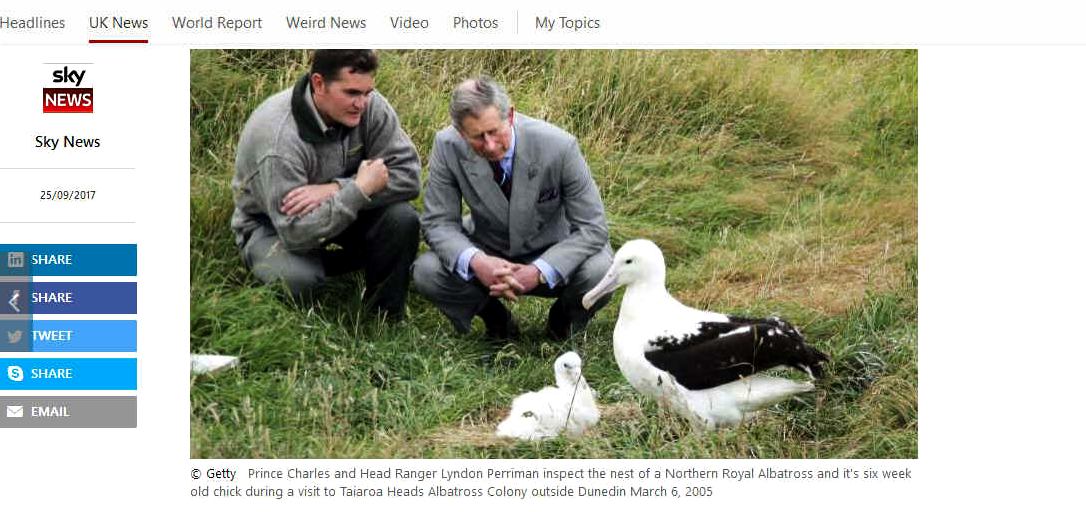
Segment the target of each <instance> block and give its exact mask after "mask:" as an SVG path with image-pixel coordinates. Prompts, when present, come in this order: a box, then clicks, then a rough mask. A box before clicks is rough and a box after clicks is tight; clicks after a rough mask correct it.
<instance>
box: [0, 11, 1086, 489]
mask: <svg viewBox="0 0 1086 512" xmlns="http://www.w3.org/2000/svg"><path fill="white" fill-rule="evenodd" d="M327 5H329V6H330V7H331V6H332V5H335V8H336V10H337V12H355V11H359V12H361V13H362V14H363V15H365V16H366V17H367V18H370V19H379V18H380V17H382V16H386V15H387V14H388V13H390V12H395V13H396V14H411V13H415V14H426V15H429V16H434V17H437V16H439V15H440V14H439V13H447V12H453V11H456V10H464V11H467V13H468V14H489V13H492V12H499V11H500V12H507V13H510V14H509V15H511V11H521V12H524V11H528V10H531V9H529V8H526V7H525V6H524V5H518V6H514V5H512V3H498V2H486V3H471V4H467V3H461V4H458V7H457V8H456V9H453V8H450V7H448V6H446V5H445V4H438V3H437V2H417V3H411V4H407V3H399V4H396V5H388V6H380V5H377V6H372V7H370V6H359V5H358V4H357V3H347V2H338V3H335V4H333V3H328V4H327ZM221 6H222V2H195V3H192V4H187V5H186V6H185V7H184V8H178V9H176V10H175V9H171V8H167V7H164V6H151V5H139V4H136V3H124V2H107V3H99V4H94V5H88V4H86V3H76V2H59V3H51V4H49V5H43V6H40V9H41V10H37V9H38V8H39V7H38V6H35V5H32V4H23V5H20V4H8V5H5V6H4V7H3V8H2V11H3V12H2V13H0V14H3V15H11V16H16V17H29V16H33V15H43V16H48V15H65V16H67V17H68V19H69V20H73V22H74V23H76V24H77V27H76V28H75V30H70V31H68V35H67V36H65V38H64V40H63V41H58V40H56V39H55V38H50V37H41V38H35V37H28V38H21V39H20V38H12V37H9V36H8V35H4V38H5V39H4V40H3V41H2V43H0V44H2V46H0V55H2V56H3V57H4V59H3V62H4V63H5V64H6V65H7V69H8V70H9V71H8V72H6V73H5V76H4V79H3V80H0V98H3V100H2V101H3V108H2V111H3V112H4V114H5V115H4V122H3V123H0V158H2V162H3V163H2V165H0V167H20V166H25V167H46V166H57V167H64V166H73V167H74V166H84V167H92V166H103V167H131V168H134V170H131V171H110V172H107V171H102V172H96V173H94V174H86V175H81V174H72V173H69V174H61V173H52V172H46V171H42V172H33V173H30V172H20V171H7V170H5V171H0V180H2V184H0V213H2V216H3V218H4V219H8V218H13V219H27V218H33V219H54V218H55V219H68V218H73V217H77V218H87V219H121V220H125V219H127V220H132V221H134V224H102V225H93V224H80V225H61V224H56V225H48V224H0V235H2V240H0V242H2V243H137V244H139V262H138V265H139V276H138V278H137V280H138V282H139V302H138V308H139V314H138V322H139V324H138V325H139V332H138V340H139V352H138V357H139V377H138V382H139V384H138V385H139V389H138V391H137V393H136V394H137V395H138V396H139V427H138V428H137V429H118V430H108V429H104V430H103V429H95V430H90V429H87V430H79V429H74V430H66V429H56V430H22V429H4V430H0V446H2V450H3V455H2V457H0V460H2V463H0V490H2V492H3V499H4V506H3V508H4V509H5V510H19V509H24V508H28V507H35V508H46V509H53V510H63V509H73V508H77V507H78V508H95V507H96V505H93V504H95V503H100V504H101V506H102V507H103V508H107V507H108V508H109V509H111V510H142V509H145V508H147V507H148V506H157V507H162V506H169V504H175V505H176V507H171V508H178V509H188V508H191V507H196V506H198V507H199V508H201V509H209V510H269V509H273V510H287V509H297V508H305V506H306V504H305V502H301V501H297V500H294V501H280V502H277V501H274V500H267V499H262V500H231V501H208V500H201V501H196V500H190V499H189V498H188V490H189V488H190V487H191V483H192V482H191V480H190V479H189V472H190V471H191V470H192V469H194V468H208V467H214V466H216V465H222V466H224V467H238V466H244V465H245V463H244V462H243V461H202V460H197V461H190V460H189V459H188V453H189V441H188V421H189V418H188V394H189V376H188V362H187V356H186V354H187V352H188V342H187V340H188V334H187V333H188V316H187V310H188V304H189V302H188V300H189V298H188V289H189V288H188V286H189V282H188V269H189V267H188V247H189V243H188V226H189V224H188V218H189V216H188V212H189V210H188V209H189V202H188V190H189V181H188V172H189V169H188V150H189V147H188V108H189V105H188V98H189V97H188V48H189V47H190V46H192V47H237V46H251V47H317V46H336V45H338V44H343V43H351V44H352V45H356V46H375V47H419V46H437V45H444V46H450V47H489V46H491V45H499V46H508V47H530V46H535V45H538V46H541V47H556V46H562V47H576V46H584V47H616V48H619V47H744V48H745V47H763V46H773V47H842V46H843V47H888V46H889V47H905V48H908V47H918V48H920V105H921V107H920V141H921V150H920V173H919V174H920V198H919V210H920V211H919V216H920V230H919V231H920V235H919V236H920V241H919V244H920V247H921V250H920V278H919V280H920V282H921V286H920V292H919V293H920V301H919V302H920V308H921V309H920V318H921V326H922V328H921V331H920V338H919V343H920V354H921V356H920V357H921V364H920V373H921V375H920V386H921V388H920V394H921V396H922V399H921V402H922V407H921V418H922V421H921V426H920V429H921V431H920V458H919V459H918V460H917V461H912V462H909V461H906V462H899V461H889V462H888V461H870V462H869V463H865V465H866V466H870V467H891V466H893V467H902V466H909V467H912V468H914V471H915V478H914V480H913V481H911V482H907V483H888V482H880V483H878V484H872V485H864V486H846V485H842V484H840V483H832V482H815V483H805V482H788V483H781V482H768V481H755V482H750V483H749V484H744V485H743V486H741V487H735V489H736V493H735V494H729V493H721V494H722V495H718V496H717V497H714V498H713V499H712V500H709V501H691V502H688V504H692V505H694V506H695V507H696V508H710V507H711V508H714V509H722V508H727V509H736V508H739V507H773V508H780V507H788V508H801V509H804V510H860V509H879V510H915V509H916V508H917V507H919V506H925V505H927V506H932V507H939V508H941V509H943V508H946V509H951V508H958V507H963V506H968V507H969V508H971V509H974V508H988V507H995V508H996V509H998V510H1013V509H1019V508H1025V507H1029V508H1030V509H1031V510H1047V509H1066V508H1072V507H1074V506H1076V505H1075V504H1077V503H1078V501H1079V499H1078V498H1077V496H1075V495H1076V494H1077V493H1076V492H1075V490H1076V489H1077V485H1076V484H1077V482H1078V480H1079V479H1078V478H1077V476H1078V472H1077V471H1076V470H1077V467H1076V464H1077V463H1078V461H1080V460H1082V455H1083V448H1082V446H1083V443H1082V441H1081V433H1082V427H1081V425H1082V423H1081V421H1080V418H1079V416H1080V415H1079V414H1076V413H1077V412H1078V409H1079V407H1080V406H1081V404H1082V398H1081V397H1080V396H1079V395H1078V393H1077V391H1078V390H1079V389H1080V387H1081V385H1080V381H1081V379H1080V378H1079V373H1080V370H1079V369H1078V368H1077V367H1078V366H1079V364H1078V363H1079V362H1080V361H1082V360H1083V356H1084V355H1086V354H1084V352H1086V351H1084V350H1083V346H1084V342H1086V339H1084V338H1086V336H1084V335H1083V334H1082V332H1081V331H1080V330H1079V329H1078V328H1077V325H1078V323H1079V318H1080V311H1082V309H1083V308H1082V305H1083V299H1082V298H1081V290H1083V288H1084V287H1083V285H1084V284H1086V283H1084V279H1083V277H1084V276H1083V270H1082V263H1083V257H1082V254H1083V252H1082V247H1081V246H1082V244H1081V243H1080V242H1079V239H1080V238H1081V236H1082V233H1083V232H1084V231H1086V230H1084V229H1083V224H1084V220H1086V215H1084V213H1086V212H1084V210H1086V201H1083V199H1082V195H1083V191H1084V190H1086V186H1084V185H1086V172H1084V171H1086V165H1084V163H1083V157H1082V153H1083V152H1082V149H1081V148H1082V146H1083V140H1086V137H1084V135H1086V134H1084V129H1083V119H1086V99H1084V95H1083V91H1086V74H1084V70H1083V68H1084V67H1083V63H1084V62H1086V48H1084V47H1083V43H1084V42H1086V34H1084V33H1083V32H1082V30H1081V26H1082V20H1083V19H1084V18H1083V14H1084V13H1083V10H1082V8H1080V7H1074V6H1073V4H1070V3H1060V2H1033V3H1030V4H1029V7H1028V8H1027V7H1026V6H1025V4H1020V3H991V2H956V3H947V2H939V3H932V4H926V3H919V4H917V3H909V4H904V3H896V4H880V5H877V6H876V4H872V3H870V2H798V1H788V2H781V1H777V2H717V3H712V4H708V3H705V4H703V3H697V2H667V3H659V2H642V3H640V4H637V3H623V4H621V5H618V4H616V5H614V6H610V5H603V4H593V5H587V4H586V3H585V2H568V1H558V2H548V3H547V7H546V9H545V11H547V12H552V13H558V12H559V11H562V12H569V13H576V14H582V13H583V14H594V15H596V16H601V17H604V19H606V20H608V24H607V27H608V28H607V30H605V31H604V32H605V33H604V34H600V35H594V36H575V35H560V36H541V35H539V34H535V35H533V34H530V33H525V31H524V23H523V22H521V23H520V32H519V34H517V35H512V34H509V35H503V36H491V37H487V38H483V39H478V38H472V37H464V36H459V37H458V36H454V35H450V34H447V33H444V32H442V33H437V31H434V33H431V34H429V35H423V36H415V37H411V38H410V39H408V38H404V37H402V36H398V35H395V34H390V33H388V32H386V31H383V30H379V29H377V28H375V29H374V30H373V32H372V39H369V40H365V41H344V40H342V39H336V38H332V37H327V36H321V35H314V34H299V33H290V32H287V31H286V30H285V29H284V28H283V27H282V23H281V21H279V20H281V18H282V15H283V14H284V13H287V12H289V13H297V14H304V13H305V12H307V11H308V12H312V13H317V12H323V9H320V8H317V7H315V6H314V5H312V4H307V5H302V6H298V9H299V10H297V11H296V10H294V8H293V7H292V8H287V7H284V6H272V5H268V6H256V5H252V6H248V7H232V8H230V9H229V10H225V9H223V8H222V7H221ZM228 12H229V13H236V14H239V15H244V16H262V17H263V18H264V19H265V20H270V21H269V22H268V24H269V26H271V27H273V29H272V30H269V31H268V32H266V33H265V34H263V35H260V36H256V37H253V36H245V37H235V36H230V37H227V36H222V37H204V36H194V35H180V34H171V33H170V32H168V31H166V30H165V27H166V24H167V20H168V17H169V16H170V15H176V14H196V13H204V14H205V15H206V14H215V13H228ZM106 14H128V15H133V16H148V17H150V18H151V19H152V30H151V34H150V37H151V39H152V44H151V45H149V46H146V47H135V48H127V47H90V46H88V45H87V44H86V39H87V34H86V33H85V32H84V31H83V29H82V26H81V25H78V24H80V23H84V22H85V21H84V20H85V18H86V17H87V16H90V15H106ZM375 26H376V24H375ZM73 34H74V36H73ZM35 45H37V46H35ZM65 61H70V62H93V63H94V64H93V67H91V68H90V69H91V70H92V71H91V72H92V73H93V87H94V89H95V113H94V114H92V115H79V114H71V115H42V114H41V112H40V98H41V92H40V89H41V88H42V87H49V86H50V83H49V82H48V77H47V76H46V75H45V72H46V67H48V66H46V65H43V63H46V62H65ZM90 76H91V75H88V78H89V77H90ZM81 116H82V117H81ZM69 132H72V133H76V134H79V133H93V134H95V135H94V136H97V137H100V138H101V139H102V140H103V147H102V148H101V149H99V150H96V151H94V152H91V153H88V154H82V153H62V152H60V151H57V152H54V153H55V154H49V153H47V152H44V151H43V150H41V149H36V148H34V147H33V138H34V136H35V135H37V134H41V133H48V134H57V135H59V134H63V133H69ZM53 136H56V135H53ZM58 180H60V181H64V182H67V183H70V184H72V185H77V184H82V183H87V184H89V185H93V186H94V187H96V188H97V189H98V190H99V191H100V192H99V193H101V194H103V195H102V196H101V197H102V198H103V200H102V201H100V202H96V203H95V204H94V205H87V206H85V207H84V206H83V205H55V204H41V203H39V202H38V199H37V197H38V196H37V191H38V190H39V188H40V187H45V186H48V185H50V184H53V183H56V182H57V181H58ZM69 180H70V181H69ZM28 194H29V196H28ZM105 198H109V200H108V201H107V200H105ZM1061 363H1062V364H1061ZM73 394H74V393H73ZM370 462H376V461H370ZM745 462H746V461H744V463H745ZM691 463H697V464H703V465H704V466H705V467H707V468H714V469H718V468H720V467H727V463H728V461H718V462H713V461H645V462H644V464H645V465H656V466H659V467H665V466H667V467H688V466H690V465H691ZM402 464H403V465H404V466H405V467H418V468H422V467H425V468H430V469H437V468H449V469H459V468H463V467H471V466H472V465H474V464H478V465H479V466H480V467H482V466H483V465H485V464H486V462H479V463H476V462H474V461H408V462H403V463H402ZM543 464H546V465H547V466H548V467H550V466H551V465H552V464H553V465H554V466H556V467H557V466H561V467H565V468H569V469H575V468H578V467H588V466H593V467H611V466H614V467H619V466H625V465H627V464H628V462H627V461H569V462H560V461H554V462H553V463H552V462H551V461H545V462H544V463H542V464H539V463H537V464H533V463H532V462H531V461H526V462H524V463H523V464H521V466H522V467H542V466H543ZM753 464H756V465H757V464H761V465H762V466H764V467H768V466H771V465H772V464H773V461H762V462H754V463H753ZM789 464H791V465H790V466H788V467H793V468H805V467H833V465H834V463H833V461H795V462H789ZM314 465H323V466H328V467H333V468H340V467H342V468H347V467H351V466H352V463H351V461H323V462H322V461H263V462H261V463H260V466H261V467H266V468H281V469H284V470H286V469H288V468H293V467H300V468H307V467H311V466H314ZM481 485H485V483H481ZM728 488H729V487H728V486H724V485H718V489H722V490H727V489H728ZM393 503H395V502H382V504H381V506H382V507H387V506H390V505H391V504H393ZM410 503H415V504H423V505H424V506H431V505H433V506H441V507H443V508H450V509H452V508H471V509H474V510H498V509H505V508H509V507H512V506H517V505H519V504H520V503H521V502H517V501H512V500H509V501H506V500H487V501H479V502H471V501H458V502H456V504H455V505H451V504H449V503H447V502H443V501H442V500H422V501H413V502H410ZM524 503H525V504H526V505H527V508H529V509H538V508H541V507H543V506H550V507H553V506H555V505H556V504H555V503H553V502H552V503H543V502H533V501H528V502H524ZM560 503H561V506H563V507H570V508H574V509H579V508H588V507H592V508H597V507H600V506H607V505H609V504H614V505H618V506H621V507H623V508H626V509H630V510H655V509H658V508H662V507H675V506H684V505H683V503H682V502H677V503H671V502H667V501H633V500H614V501H598V500H593V501H584V502H578V501H562V502H560ZM578 503H581V506H580V507H578V506H577V504H578ZM314 504H315V505H316V506H319V507H320V508H321V509H333V510H360V509H364V508H367V507H368V504H366V505H364V504H362V503H360V502H353V501H350V500H331V501H330V500H322V501H319V502H314ZM9 507H10V508H9Z"/></svg>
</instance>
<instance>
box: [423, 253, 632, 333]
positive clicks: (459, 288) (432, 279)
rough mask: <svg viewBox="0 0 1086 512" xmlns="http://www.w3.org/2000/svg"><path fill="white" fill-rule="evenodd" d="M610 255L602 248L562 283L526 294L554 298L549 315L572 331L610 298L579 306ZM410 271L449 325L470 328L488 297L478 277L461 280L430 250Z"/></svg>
mask: <svg viewBox="0 0 1086 512" xmlns="http://www.w3.org/2000/svg"><path fill="white" fill-rule="evenodd" d="M497 256H501V255H497ZM502 257H504V256H502ZM536 257H538V256H537V255H532V256H531V257H526V258H519V259H511V261H513V262H514V263H531V262H532V261H534V260H535V258H536ZM611 258H612V254H611V248H610V247H605V248H604V249H603V250H601V251H600V252H598V253H596V254H594V255H592V256H590V257H589V258H588V259H586V260H585V261H584V263H581V266H579V267H577V269H576V270H574V271H573V275H571V276H565V283H563V284H562V285H560V286H556V287H554V288H553V289H552V288H550V287H549V286H547V285H546V284H541V285H539V286H537V287H535V289H533V290H532V292H531V293H530V294H529V295H535V296H540V297H551V298H554V299H556V300H555V302H554V304H553V305H552V306H551V318H555V317H559V318H562V319H563V320H564V321H566V322H568V323H569V324H570V325H571V326H572V330H573V331H574V332H576V331H579V330H581V329H583V328H584V327H585V325H587V324H588V321H589V320H590V319H591V318H592V316H593V315H595V314H596V311H598V310H599V309H600V308H602V307H603V306H605V305H607V301H608V300H610V295H608V296H607V297H601V298H600V300H599V301H598V302H597V303H596V304H595V305H594V306H593V307H592V309H591V310H589V311H586V310H585V309H584V307H583V306H581V298H582V297H584V294H585V293H587V292H588V290H591V289H592V287H593V286H595V285H596V283H598V282H600V280H601V279H603V276H604V275H605V274H606V273H607V269H608V268H610V266H611ZM506 259H510V258H506ZM412 273H413V275H414V280H415V289H417V290H418V291H419V293H421V294H422V295H423V296H424V297H426V298H427V299H429V300H430V301H431V302H433V303H434V305H435V306H437V308H438V309H439V310H441V312H442V313H444V314H445V316H446V317H448V318H449V320H450V321H451V322H452V324H453V327H454V328H455V329H456V330H457V331H458V332H461V333H466V332H469V331H471V319H472V317H474V316H475V315H476V314H478V313H479V312H480V311H481V310H482V309H483V306H485V305H486V303H487V301H488V300H490V299H491V297H490V293H489V290H488V289H487V288H486V287H484V286H483V285H482V283H480V282H479V280H478V279H474V278H473V279H471V280H470V281H465V280H464V279H462V278H461V277H460V275H458V274H456V273H455V272H449V271H448V270H446V269H445V267H443V266H442V265H441V261H440V260H439V258H438V257H437V255H436V254H434V253H433V252H427V253H424V254H423V255H422V256H419V258H418V259H417V260H415V267H414V270H413V271H412Z"/></svg>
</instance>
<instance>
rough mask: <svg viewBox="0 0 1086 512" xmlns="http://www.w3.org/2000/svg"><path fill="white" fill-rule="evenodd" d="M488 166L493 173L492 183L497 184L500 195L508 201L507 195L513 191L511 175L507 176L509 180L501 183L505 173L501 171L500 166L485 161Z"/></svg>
mask: <svg viewBox="0 0 1086 512" xmlns="http://www.w3.org/2000/svg"><path fill="white" fill-rule="evenodd" d="M487 162H488V163H489V164H490V170H492V171H494V183H497V184H498V187H499V188H501V189H502V194H505V198H506V199H509V194H510V193H511V192H512V191H513V174H512V173H510V174H509V179H507V180H505V183H502V178H504V177H505V171H503V170H502V166H501V164H500V163H498V162H491V161H489V160H488V161H487Z"/></svg>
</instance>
